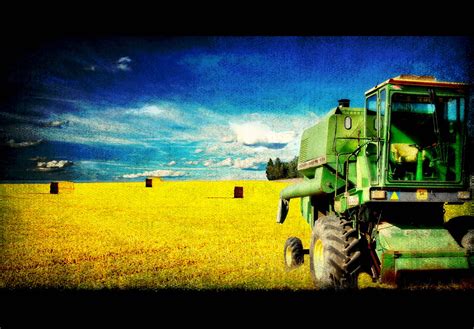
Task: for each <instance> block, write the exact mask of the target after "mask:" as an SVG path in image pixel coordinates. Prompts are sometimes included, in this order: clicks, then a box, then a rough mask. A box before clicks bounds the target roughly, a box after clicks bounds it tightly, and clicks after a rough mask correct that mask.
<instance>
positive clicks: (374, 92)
mask: <svg viewBox="0 0 474 329" xmlns="http://www.w3.org/2000/svg"><path fill="white" fill-rule="evenodd" d="M365 95H366V106H365V108H363V109H361V108H349V107H341V106H339V107H337V108H335V109H332V110H331V111H330V112H329V113H328V114H327V115H326V116H325V117H324V118H322V119H321V120H320V121H319V122H318V123H316V124H315V125H314V126H312V127H310V128H308V129H306V130H305V131H304V132H303V134H302V138H301V144H300V154H299V162H298V171H299V172H300V173H301V174H302V175H303V176H304V180H303V182H301V183H298V184H295V185H291V186H288V187H286V188H285V189H284V190H282V191H281V193H280V198H281V199H284V200H288V201H289V200H290V199H292V198H301V213H302V215H303V217H304V218H305V219H306V221H307V222H308V223H310V224H312V223H313V222H314V220H317V218H316V217H317V212H316V209H318V212H319V210H320V209H323V210H324V211H326V212H327V211H329V212H330V213H332V212H335V213H336V214H337V215H345V216H346V218H347V217H349V216H356V218H357V216H358V215H354V214H357V209H356V208H358V207H361V206H366V207H367V208H368V209H373V208H374V207H378V208H377V209H380V208H381V207H384V206H386V205H387V204H394V203H397V202H398V203H400V205H401V206H402V205H403V204H404V203H405V204H406V203H420V204H425V203H428V202H431V203H437V204H441V203H445V202H466V200H459V198H458V197H457V192H459V191H466V190H467V189H468V188H469V180H468V179H469V177H468V174H467V170H466V168H467V166H466V165H467V159H466V157H467V152H466V150H467V148H466V147H467V126H466V119H467V117H468V116H467V111H468V110H469V108H468V107H469V88H468V86H467V85H465V84H461V83H444V82H443V83H441V82H435V81H429V80H427V79H425V80H416V79H414V80H413V79H412V80H410V79H405V80H404V79H403V78H393V79H389V80H387V81H385V82H383V83H382V84H380V85H378V86H376V87H374V88H372V89H371V90H369V91H368V92H366V94H365ZM374 189H375V190H381V191H385V192H386V193H387V199H371V191H372V190H374ZM352 210H354V211H352ZM352 218H354V217H352ZM438 219H439V218H433V223H434V222H435V221H437V220H438ZM370 220H374V219H373V218H371V219H370ZM441 221H442V219H441ZM384 225H392V226H384ZM377 236H378V237H377V240H376V245H377V249H376V253H377V256H378V257H379V260H380V261H381V263H382V264H381V268H382V273H381V277H382V280H384V278H385V279H387V280H388V279H389V278H393V277H394V276H396V274H397V271H400V270H422V269H460V268H468V267H469V266H471V267H472V256H469V255H467V254H466V253H465V251H464V249H463V248H461V247H460V246H459V245H458V244H457V243H456V241H454V239H453V238H452V236H451V235H450V234H449V232H448V231H446V230H445V229H443V228H440V227H439V228H436V227H431V228H427V227H397V226H395V225H393V224H383V225H380V226H379V234H378V235H377Z"/></svg>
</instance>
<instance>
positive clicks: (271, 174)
mask: <svg viewBox="0 0 474 329" xmlns="http://www.w3.org/2000/svg"><path fill="white" fill-rule="evenodd" d="M265 174H266V175H267V179H268V180H274V179H275V165H274V164H273V160H272V158H270V159H269V160H268V162H267V169H266V170H265Z"/></svg>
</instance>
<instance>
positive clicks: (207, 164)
mask: <svg viewBox="0 0 474 329" xmlns="http://www.w3.org/2000/svg"><path fill="white" fill-rule="evenodd" d="M233 163H234V161H233V160H232V159H231V158H226V159H224V160H222V161H219V162H215V161H214V160H211V159H209V160H205V161H204V162H203V165H204V166H205V167H231V166H232V164H233Z"/></svg>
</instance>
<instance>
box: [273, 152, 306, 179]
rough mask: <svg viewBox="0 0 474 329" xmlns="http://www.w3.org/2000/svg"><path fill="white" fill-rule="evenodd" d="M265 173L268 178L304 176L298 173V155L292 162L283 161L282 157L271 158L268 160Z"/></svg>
mask: <svg viewBox="0 0 474 329" xmlns="http://www.w3.org/2000/svg"><path fill="white" fill-rule="evenodd" d="M265 173H266V175H267V179H268V180H275V179H285V178H296V177H302V175H300V174H299V173H298V157H295V158H294V159H293V160H291V161H290V162H283V161H281V160H280V158H276V159H275V161H273V159H272V158H270V159H269V160H268V162H267V168H266V171H265Z"/></svg>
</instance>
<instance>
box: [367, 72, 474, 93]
mask: <svg viewBox="0 0 474 329" xmlns="http://www.w3.org/2000/svg"><path fill="white" fill-rule="evenodd" d="M387 84H393V85H410V86H427V87H443V88H466V87H467V86H469V84H467V83H462V82H447V81H438V80H436V78H435V77H433V76H429V75H412V74H402V75H399V76H397V77H395V78H390V79H388V80H386V81H384V82H382V83H381V84H378V85H376V86H375V87H373V88H371V89H369V90H368V91H366V92H365V95H367V94H370V93H371V92H373V91H374V90H376V89H379V88H381V87H383V86H385V85H387Z"/></svg>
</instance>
